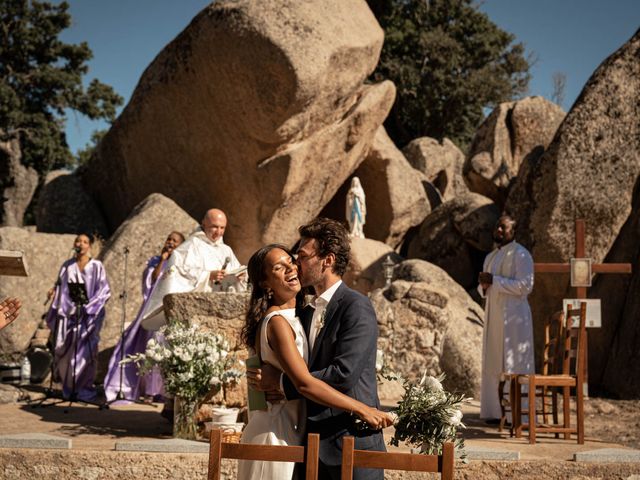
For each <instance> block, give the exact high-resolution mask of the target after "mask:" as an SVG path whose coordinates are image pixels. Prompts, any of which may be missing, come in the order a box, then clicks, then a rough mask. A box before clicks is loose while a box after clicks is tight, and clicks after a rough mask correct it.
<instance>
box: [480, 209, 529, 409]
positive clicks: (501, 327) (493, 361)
mask: <svg viewBox="0 0 640 480" xmlns="http://www.w3.org/2000/svg"><path fill="white" fill-rule="evenodd" d="M515 223H516V222H515V220H513V219H512V218H511V217H509V216H508V215H503V216H502V217H500V218H499V219H498V223H497V224H496V227H495V230H494V233H493V238H494V240H495V242H496V244H497V246H498V248H496V249H495V250H493V251H492V252H491V253H489V255H487V258H486V259H485V261H484V267H483V271H482V272H481V273H480V275H479V277H478V282H479V284H480V285H479V286H478V291H479V292H480V295H481V296H482V297H483V298H485V299H486V300H485V310H484V312H485V324H484V335H483V342H482V390H481V394H480V418H485V419H489V420H495V419H499V418H500V417H501V415H502V413H501V410H500V399H499V397H498V381H499V378H500V374H501V373H502V372H507V373H521V374H524V373H534V372H535V365H534V351H533V323H532V319H531V310H530V308H529V303H528V301H527V296H528V295H529V294H530V293H531V290H533V259H532V258H531V254H530V253H529V252H528V251H527V249H526V248H524V247H523V246H522V245H520V244H519V243H517V242H516V241H515V240H514V236H515Z"/></svg>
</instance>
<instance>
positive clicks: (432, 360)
mask: <svg viewBox="0 0 640 480" xmlns="http://www.w3.org/2000/svg"><path fill="white" fill-rule="evenodd" d="M394 278H395V279H396V280H394V281H393V283H392V284H391V285H390V286H389V287H387V288H384V289H381V290H376V291H375V292H373V293H372V295H371V301H372V303H373V306H374V308H375V310H376V314H377V316H378V325H379V326H380V338H379V340H378V345H379V348H381V349H382V350H383V352H384V355H385V362H387V365H388V366H389V367H390V368H391V369H392V370H395V371H397V372H399V373H401V374H402V375H403V376H404V377H405V378H409V379H414V380H415V379H417V378H420V376H421V375H422V374H423V373H424V372H427V373H428V374H430V375H439V374H440V373H443V372H444V373H445V374H446V376H447V378H446V386H447V387H448V388H450V389H453V390H456V391H460V392H464V393H466V394H467V395H477V393H478V392H479V389H480V377H481V375H480V369H481V365H482V328H483V327H482V326H483V323H484V322H483V312H482V309H481V308H480V306H479V305H478V304H477V303H475V302H474V301H473V300H472V299H471V297H469V295H467V293H466V292H465V291H464V289H463V288H462V287H460V285H458V284H457V283H456V282H455V281H454V280H453V279H452V278H451V277H449V275H447V273H446V272H445V271H444V270H442V269H440V268H438V267H437V266H435V265H432V264H430V263H428V262H424V261H421V260H407V261H405V262H402V263H401V264H399V265H398V266H397V267H396V271H395V277H394Z"/></svg>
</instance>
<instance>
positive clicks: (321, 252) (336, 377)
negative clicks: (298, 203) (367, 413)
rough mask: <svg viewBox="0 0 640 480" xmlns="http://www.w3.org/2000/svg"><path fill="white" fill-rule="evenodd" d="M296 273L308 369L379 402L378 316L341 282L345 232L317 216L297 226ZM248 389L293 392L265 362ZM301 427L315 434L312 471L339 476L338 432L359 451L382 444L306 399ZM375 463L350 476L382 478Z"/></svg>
mask: <svg viewBox="0 0 640 480" xmlns="http://www.w3.org/2000/svg"><path fill="white" fill-rule="evenodd" d="M298 231H299V233H300V237H301V240H300V246H299V248H298V259H297V262H298V276H299V280H300V284H301V285H302V286H303V287H313V289H314V291H315V298H314V300H313V301H312V302H311V303H310V305H308V306H307V307H305V308H304V309H302V310H300V311H298V315H299V317H300V320H301V321H302V325H303V326H304V329H305V332H306V334H307V339H308V341H309V371H310V372H311V374H312V375H313V376H314V377H316V378H318V379H320V380H322V381H323V382H325V383H327V384H329V385H331V386H332V387H333V388H335V389H337V390H339V391H341V392H342V393H344V394H345V395H348V396H350V397H352V398H355V399H357V400H359V401H361V402H363V403H365V404H367V405H369V406H372V407H377V408H380V401H379V400H378V391H377V383H376V368H375V363H376V344H377V340H378V322H377V319H376V314H375V311H374V310H373V307H372V306H371V302H370V301H369V299H368V298H367V297H365V296H364V295H362V294H360V293H358V292H356V291H354V290H351V289H350V288H349V287H347V286H346V285H345V284H344V283H343V282H342V275H344V273H345V271H346V269H347V265H348V264H349V256H350V249H351V248H350V243H349V235H348V232H347V230H346V228H345V227H344V226H342V225H341V224H340V223H338V222H336V221H334V220H330V219H326V218H318V219H316V220H314V221H312V222H311V223H309V224H307V225H304V226H302V227H300V228H299V229H298ZM247 376H248V380H249V384H250V385H251V386H252V388H255V389H258V390H265V391H271V390H279V391H281V392H284V394H285V396H286V397H287V398H288V399H293V398H300V394H299V393H298V392H297V391H296V389H295V387H294V386H293V383H292V382H291V381H290V380H289V378H288V377H287V376H286V375H284V374H282V373H281V372H280V371H279V370H277V369H275V368H274V367H271V366H270V365H265V366H263V368H262V369H261V370H248V371H247ZM307 417H308V418H307V426H306V427H307V432H308V433H318V434H320V470H319V478H331V479H339V478H340V465H341V464H342V437H343V436H344V435H352V436H354V437H355V448H357V449H359V450H378V451H385V450H386V449H385V446H384V438H383V436H382V432H380V431H374V430H371V429H369V428H362V427H365V425H363V424H357V423H356V422H355V420H356V418H354V417H352V416H351V415H350V414H349V412H345V411H343V410H339V409H336V408H330V407H325V406H323V405H319V404H317V403H315V402H312V401H311V400H307ZM383 478H384V471H383V470H373V469H356V470H355V472H354V479H357V480H365V479H366V480H374V479H376V480H377V479H380V480H381V479H383Z"/></svg>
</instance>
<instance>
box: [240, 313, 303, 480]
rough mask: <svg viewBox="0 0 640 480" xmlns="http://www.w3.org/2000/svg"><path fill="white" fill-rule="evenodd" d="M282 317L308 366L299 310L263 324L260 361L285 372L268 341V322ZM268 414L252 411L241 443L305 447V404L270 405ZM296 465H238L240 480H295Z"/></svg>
mask: <svg viewBox="0 0 640 480" xmlns="http://www.w3.org/2000/svg"><path fill="white" fill-rule="evenodd" d="M276 315H280V316H282V317H284V319H285V320H286V321H287V322H288V323H289V325H291V329H292V330H293V333H294V336H295V344H296V349H297V350H298V352H299V353H300V356H301V357H302V358H303V359H304V361H305V363H307V362H308V358H309V354H308V346H307V336H306V335H305V333H304V327H303V326H302V324H301V323H300V320H299V319H298V317H296V309H295V308H289V309H285V310H278V311H275V312H271V313H270V314H268V315H267V316H265V317H264V318H263V319H262V322H261V324H260V360H261V361H262V362H263V363H269V364H271V365H273V366H274V367H276V368H278V369H279V370H283V368H282V365H280V362H279V361H278V357H277V356H276V354H275V352H274V351H273V350H272V349H271V346H270V345H269V342H268V339H267V325H268V324H269V321H270V320H271V319H272V318H273V317H275V316H276ZM267 405H268V408H267V410H254V411H249V423H247V426H246V427H245V429H244V431H243V432H242V439H241V440H240V441H241V443H250V444H257V445H302V444H303V443H304V434H305V427H306V419H307V416H306V411H305V405H306V404H305V400H304V399H302V398H300V399H296V400H285V401H282V402H279V403H271V402H269V403H267ZM294 466H295V464H294V463H291V462H263V461H258V460H240V461H238V477H237V478H238V480H259V479H270V478H273V479H286V480H289V479H291V478H292V477H293V471H294Z"/></svg>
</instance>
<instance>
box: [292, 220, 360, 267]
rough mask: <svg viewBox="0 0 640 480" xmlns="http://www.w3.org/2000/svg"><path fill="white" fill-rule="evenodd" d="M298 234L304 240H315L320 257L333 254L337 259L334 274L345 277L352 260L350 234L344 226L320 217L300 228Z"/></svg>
mask: <svg viewBox="0 0 640 480" xmlns="http://www.w3.org/2000/svg"><path fill="white" fill-rule="evenodd" d="M298 233H300V237H302V238H315V240H316V242H317V244H318V255H319V256H320V257H326V256H327V255H328V254H330V253H333V255H334V256H335V257H336V261H335V263H334V264H333V268H332V270H333V273H335V274H336V275H339V276H341V277H342V276H343V275H344V273H345V272H346V271H347V265H349V260H350V258H351V242H350V241H349V232H348V231H347V229H346V228H345V226H344V225H342V224H341V223H340V222H337V221H335V220H331V219H330V218H322V217H320V218H316V219H315V220H312V221H311V222H310V223H307V224H306V225H303V226H301V227H300V228H298Z"/></svg>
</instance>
